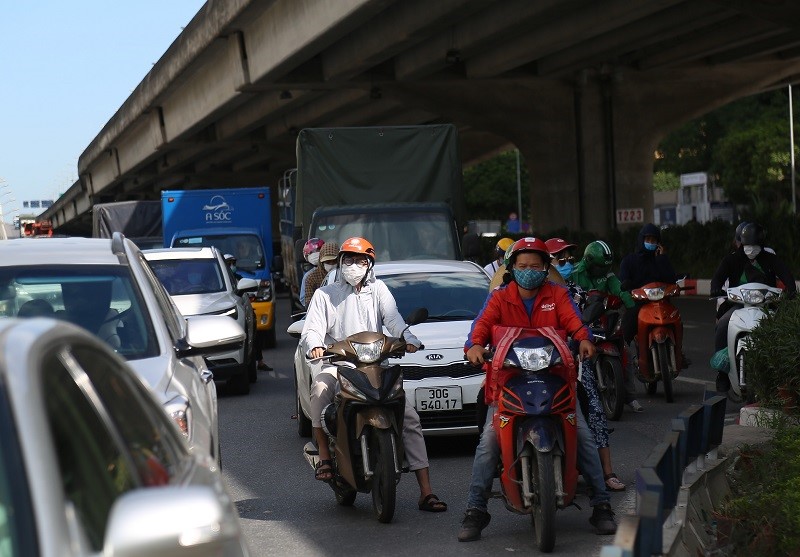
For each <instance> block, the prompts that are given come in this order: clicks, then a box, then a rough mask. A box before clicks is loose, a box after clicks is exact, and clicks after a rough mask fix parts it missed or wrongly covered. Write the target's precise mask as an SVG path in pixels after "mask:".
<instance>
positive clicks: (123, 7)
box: [0, 0, 205, 222]
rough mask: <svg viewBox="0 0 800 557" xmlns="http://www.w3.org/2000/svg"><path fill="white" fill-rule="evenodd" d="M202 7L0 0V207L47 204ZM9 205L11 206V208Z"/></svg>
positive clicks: (8, 212) (176, 2) (7, 216)
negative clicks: (39, 201)
mask: <svg viewBox="0 0 800 557" xmlns="http://www.w3.org/2000/svg"><path fill="white" fill-rule="evenodd" d="M204 3H205V0H76V1H73V2H70V1H65V0H24V1H15V0H0V203H2V210H3V216H4V220H5V221H6V222H9V221H10V220H11V218H12V216H13V209H14V208H17V209H19V211H20V212H21V213H23V214H24V213H25V211H24V209H23V206H22V202H23V201H25V200H37V199H55V198H57V197H58V195H59V194H61V193H63V192H65V191H66V190H67V189H68V188H69V187H70V186H71V185H72V184H73V183H74V182H75V180H77V174H78V172H77V168H78V157H79V156H80V155H81V153H82V152H83V151H84V149H86V147H88V146H89V143H90V142H91V141H92V140H93V139H94V138H95V136H97V134H98V133H99V132H100V130H101V129H102V127H103V126H104V125H105V124H106V122H108V120H109V119H110V118H111V116H113V115H114V113H115V112H116V111H117V109H119V107H120V106H122V103H123V102H125V99H127V98H128V97H129V96H130V94H131V93H132V92H133V90H134V89H135V88H136V86H137V85H138V84H139V82H140V81H142V79H143V78H144V76H145V75H146V74H147V72H148V71H150V69H151V68H152V66H153V64H154V63H155V62H156V61H158V59H159V58H161V56H162V55H163V54H164V52H166V50H167V48H168V47H169V45H170V44H172V42H173V41H174V40H175V39H176V38H177V36H178V35H179V34H180V32H181V28H182V27H184V26H186V24H188V23H189V21H191V19H192V17H194V15H195V14H196V13H197V12H198V10H200V8H201V7H202V6H203V4H204ZM12 200H13V201H12Z"/></svg>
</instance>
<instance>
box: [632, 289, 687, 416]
mask: <svg viewBox="0 0 800 557" xmlns="http://www.w3.org/2000/svg"><path fill="white" fill-rule="evenodd" d="M684 289H685V288H683V287H681V286H680V285H679V284H677V283H664V282H651V283H649V284H645V285H644V286H642V287H641V288H635V289H633V290H632V291H631V296H632V297H633V299H634V300H636V301H640V302H644V305H643V306H642V307H641V309H640V310H639V324H638V329H637V333H636V338H635V342H636V346H637V349H636V354H637V357H636V361H637V367H638V373H637V378H638V379H639V380H640V381H642V382H643V383H645V385H646V386H647V394H649V395H654V394H656V389H657V388H658V382H659V381H662V382H663V383H664V398H665V399H666V400H667V402H672V401H673V394H672V381H673V379H674V378H676V377H677V376H678V373H680V370H681V368H682V367H683V352H682V349H681V348H682V342H683V323H682V321H681V314H680V312H679V311H678V308H676V307H675V306H674V305H673V304H672V303H671V302H670V298H672V297H673V296H679V295H680V293H681V290H684Z"/></svg>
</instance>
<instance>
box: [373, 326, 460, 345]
mask: <svg viewBox="0 0 800 557" xmlns="http://www.w3.org/2000/svg"><path fill="white" fill-rule="evenodd" d="M470 327H472V321H441V322H432V323H420V324H419V325H414V326H413V327H411V332H412V333H413V334H414V336H416V337H417V338H418V339H419V340H420V342H421V343H422V344H424V345H425V349H426V350H427V349H430V348H437V349H439V348H458V349H459V350H463V348H464V343H465V342H466V341H467V335H469V330H470ZM385 332H386V334H389V333H388V331H385Z"/></svg>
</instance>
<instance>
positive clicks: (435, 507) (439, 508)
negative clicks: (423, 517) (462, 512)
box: [419, 493, 447, 513]
mask: <svg viewBox="0 0 800 557" xmlns="http://www.w3.org/2000/svg"><path fill="white" fill-rule="evenodd" d="M419 510H421V511H427V512H429V513H443V512H445V511H446V510H447V503H445V502H444V501H440V500H439V498H438V497H437V496H436V495H434V494H433V493H429V494H427V495H426V496H425V498H424V499H423V500H422V501H420V502H419Z"/></svg>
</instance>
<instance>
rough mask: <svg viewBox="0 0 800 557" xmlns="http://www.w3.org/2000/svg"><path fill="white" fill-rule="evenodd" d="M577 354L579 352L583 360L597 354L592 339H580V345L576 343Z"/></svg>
mask: <svg viewBox="0 0 800 557" xmlns="http://www.w3.org/2000/svg"><path fill="white" fill-rule="evenodd" d="M578 354H580V356H581V358H582V359H584V360H591V359H593V358H594V357H595V355H596V354H597V348H595V346H594V343H593V342H592V341H590V340H582V341H581V343H580V345H578Z"/></svg>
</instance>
